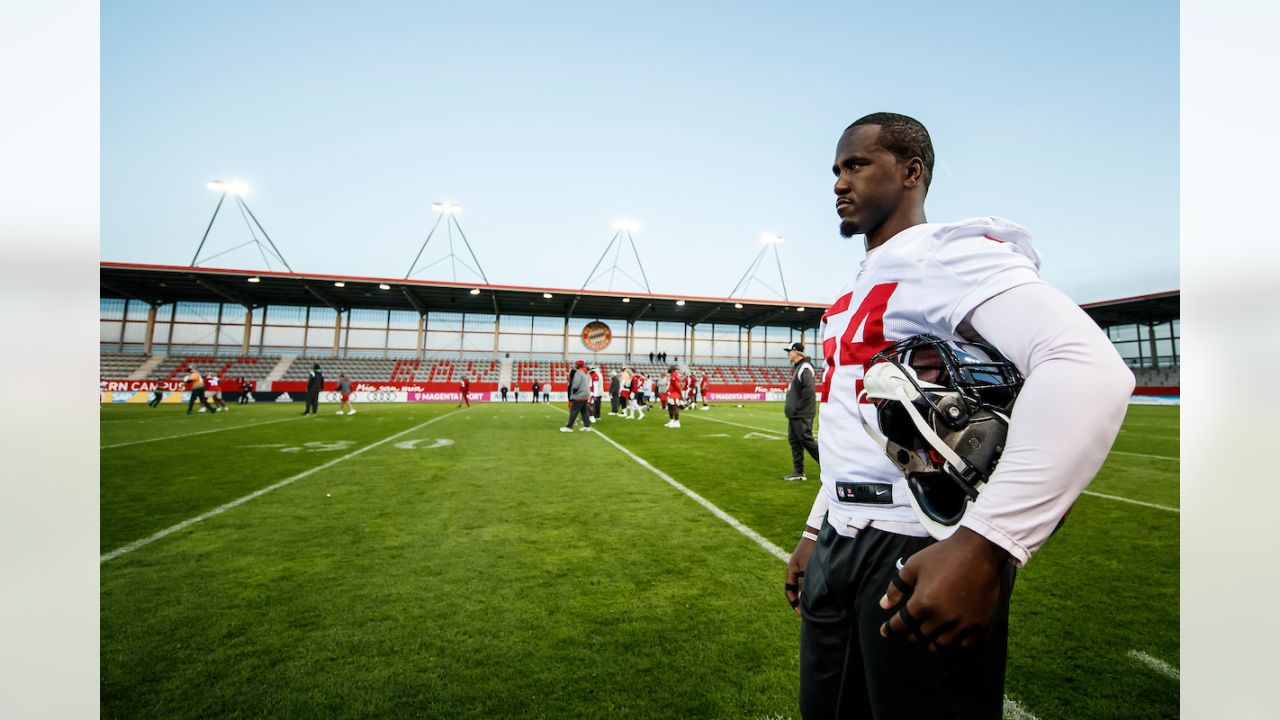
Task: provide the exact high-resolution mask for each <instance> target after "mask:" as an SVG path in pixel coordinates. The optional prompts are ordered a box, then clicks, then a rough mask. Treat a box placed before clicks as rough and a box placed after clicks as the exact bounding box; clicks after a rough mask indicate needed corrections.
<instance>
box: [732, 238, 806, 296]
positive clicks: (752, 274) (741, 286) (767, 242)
mask: <svg viewBox="0 0 1280 720" xmlns="http://www.w3.org/2000/svg"><path fill="white" fill-rule="evenodd" d="M760 242H761V244H762V245H764V247H762V248H760V252H759V253H757V254H756V259H755V260H752V261H751V265H750V266H749V267H747V271H746V272H745V273H743V274H742V277H741V278H740V279H739V280H738V284H737V285H734V286H733V289H732V290H730V291H729V294H728V295H727V296H726V297H730V298H732V297H733V296H734V294H735V293H737V292H738V291H739V290H741V291H742V292H743V296H744V297H745V296H746V292H747V287H748V286H750V285H751V283H752V281H755V282H757V283H760V284H761V285H763V286H764V287H766V288H768V289H769V291H770V292H772V293H773V294H775V295H781V296H782V299H783V300H784V301H790V300H791V298H789V297H787V279H786V278H785V277H783V275H782V259H781V258H779V257H778V246H779V245H781V244H782V243H784V242H786V239H785V238H783V237H782V236H781V235H773V234H771V233H765V234H764V235H762V236H760ZM769 248H773V259H774V261H775V262H776V263H777V266H778V280H779V281H780V282H781V283H782V292H778V291H777V290H775V289H773V288H772V287H770V286H769V285H768V284H767V283H765V281H763V280H761V279H760V276H759V275H758V274H757V273H758V272H759V269H760V265H761V264H762V263H763V262H764V256H765V254H766V253H768V252H769Z"/></svg>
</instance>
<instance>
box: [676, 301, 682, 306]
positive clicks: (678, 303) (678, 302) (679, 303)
mask: <svg viewBox="0 0 1280 720" xmlns="http://www.w3.org/2000/svg"><path fill="white" fill-rule="evenodd" d="M676 304H677V305H680V306H681V307H683V306H684V301H683V300H677V301H676Z"/></svg>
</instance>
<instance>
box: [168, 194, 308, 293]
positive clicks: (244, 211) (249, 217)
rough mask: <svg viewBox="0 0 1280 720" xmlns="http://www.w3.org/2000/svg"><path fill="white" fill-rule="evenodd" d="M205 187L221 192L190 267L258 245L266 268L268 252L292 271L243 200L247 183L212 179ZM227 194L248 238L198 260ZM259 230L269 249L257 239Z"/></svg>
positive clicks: (268, 261)
mask: <svg viewBox="0 0 1280 720" xmlns="http://www.w3.org/2000/svg"><path fill="white" fill-rule="evenodd" d="M207 187H208V188H209V189H210V190H216V191H218V192H220V193H222V194H221V195H220V196H219V197H218V204H217V205H216V206H215V207H214V208H213V217H211V218H209V224H208V226H206V227H205V229H204V235H203V236H201V237H200V244H199V245H197V246H196V254H195V255H193V256H191V267H195V266H197V265H199V264H200V263H201V262H208V261H210V260H212V259H214V258H216V257H221V256H223V255H226V254H227V253H229V252H232V251H234V250H239V249H240V248H242V247H244V246H245V245H256V246H257V247H258V253H259V254H260V255H261V256H262V262H264V263H266V266H267V269H268V270H270V269H271V261H270V260H269V259H267V253H268V252H269V253H271V255H272V256H273V257H275V258H276V259H277V260H279V261H280V263H281V264H282V265H284V267H285V269H286V270H288V271H289V272H293V268H291V267H289V263H288V261H286V260H285V259H284V255H282V254H281V253H280V248H277V247H276V244H275V243H274V242H272V241H271V236H270V235H268V234H267V231H266V229H264V228H263V227H262V223H260V222H258V217H257V216H256V215H254V214H253V211H252V210H250V209H249V205H248V203H246V202H245V201H244V196H245V195H248V194H249V184H248V183H245V182H241V181H239V180H213V181H211V182H210V183H209V184H208V186H207ZM228 195H230V196H231V197H233V198H235V200H234V201H233V202H235V203H236V207H237V209H238V210H239V211H240V217H241V218H243V219H244V224H245V227H247V228H249V237H250V239H249V240H248V241H247V242H243V243H240V244H239V245H236V246H235V247H233V248H231V249H229V250H223V251H222V252H220V253H217V254H215V255H210V256H209V257H207V258H205V259H204V260H203V261H202V260H200V251H201V250H203V249H204V244H205V241H206V240H208V239H209V231H210V230H213V221H214V220H217V219H218V211H219V210H221V209H222V204H223V203H224V202H226V200H227V196H228ZM255 226H256V227H257V228H258V229H257V231H256V232H255V231H254V227H255ZM259 232H260V233H262V237H264V238H266V240H267V244H268V245H270V249H268V248H267V247H266V246H264V245H263V244H262V241H261V240H259V239H258V233H259Z"/></svg>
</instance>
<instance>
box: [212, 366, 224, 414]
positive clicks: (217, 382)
mask: <svg viewBox="0 0 1280 720" xmlns="http://www.w3.org/2000/svg"><path fill="white" fill-rule="evenodd" d="M209 394H210V396H212V399H213V404H214V405H217V406H218V409H219V410H226V409H227V403H226V401H224V400H223V399H222V379H221V378H219V377H218V376H217V374H210V375H209Z"/></svg>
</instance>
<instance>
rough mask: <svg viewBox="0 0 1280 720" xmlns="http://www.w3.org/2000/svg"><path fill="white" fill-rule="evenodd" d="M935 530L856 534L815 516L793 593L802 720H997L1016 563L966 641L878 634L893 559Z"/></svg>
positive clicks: (906, 553)
mask: <svg viewBox="0 0 1280 720" xmlns="http://www.w3.org/2000/svg"><path fill="white" fill-rule="evenodd" d="M933 542H934V540H933V539H932V538H917V537H910V536H907V535H898V534H896V533H888V532H883V531H880V530H876V529H874V528H866V529H863V530H862V531H860V532H859V533H858V535H857V537H854V538H848V537H845V536H843V535H840V534H839V533H837V532H836V531H835V528H833V527H831V525H830V523H827V522H823V523H822V531H821V532H820V533H819V535H818V542H817V543H816V544H815V546H814V548H813V554H812V555H810V556H809V566H808V567H807V568H806V571H805V576H804V579H803V582H804V584H803V585H802V588H801V594H800V611H801V614H802V616H803V619H802V621H801V624H800V714H801V715H802V716H803V717H804V718H805V720H828V719H834V718H858V719H865V720H873V719H874V720H933V719H935V718H936V719H937V720H943V719H944V718H945V719H946V720H952V719H953V718H954V719H955V720H1000V717H1001V715H1002V713H1003V704H1004V666H1005V655H1006V651H1007V644H1008V639H1009V596H1010V595H1011V594H1012V592H1013V578H1014V564H1013V562H1012V561H1010V562H1009V564H1008V566H1007V568H1006V570H1005V574H1004V577H1003V579H1002V581H1001V589H1000V599H999V601H998V602H997V604H996V609H995V611H994V613H993V614H992V619H991V624H990V625H989V626H988V628H987V631H986V632H985V633H984V634H983V635H982V636H981V637H979V638H978V639H977V640H976V641H975V642H974V643H973V645H971V646H970V647H967V648H961V647H950V648H946V649H944V650H941V651H939V652H937V653H931V652H929V650H928V647H927V646H926V645H925V644H924V643H922V642H918V641H917V642H910V641H908V640H907V638H906V636H903V635H895V636H891V637H888V638H884V637H881V636H880V626H881V625H882V624H883V623H884V622H886V621H887V620H888V619H889V617H890V615H891V614H892V613H894V612H897V609H896V608H894V609H891V610H882V609H880V597H881V596H882V595H884V593H885V589H886V588H888V587H889V582H890V578H891V577H892V576H893V575H894V573H895V572H897V570H896V567H895V565H894V562H895V561H896V560H897V559H898V558H902V559H903V560H904V561H905V560H906V559H907V558H908V557H910V556H911V555H912V554H913V553H915V552H917V551H919V550H921V549H923V548H925V547H927V546H929V545H931V544H932V543H933Z"/></svg>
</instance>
